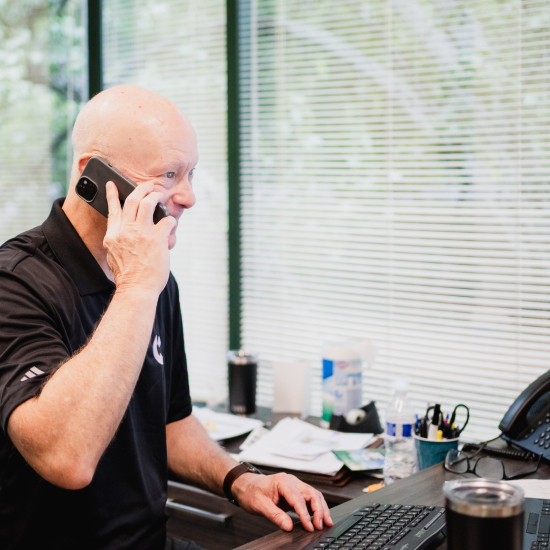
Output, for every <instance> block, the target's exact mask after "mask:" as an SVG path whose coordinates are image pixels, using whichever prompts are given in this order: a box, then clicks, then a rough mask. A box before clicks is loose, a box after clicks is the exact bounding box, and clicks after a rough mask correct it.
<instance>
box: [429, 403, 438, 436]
mask: <svg viewBox="0 0 550 550" xmlns="http://www.w3.org/2000/svg"><path fill="white" fill-rule="evenodd" d="M440 416H441V405H436V406H435V407H434V413H433V416H432V423H431V424H430V429H429V430H428V439H430V440H431V441H435V440H436V436H437V431H438V429H439V418H440Z"/></svg>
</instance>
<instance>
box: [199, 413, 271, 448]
mask: <svg viewBox="0 0 550 550" xmlns="http://www.w3.org/2000/svg"><path fill="white" fill-rule="evenodd" d="M193 416H195V418H197V419H198V421H199V422H200V423H201V424H202V425H203V427H204V429H205V430H206V431H207V432H208V435H209V436H210V437H211V438H212V439H214V440H215V441H220V440H222V439H230V438H232V437H237V436H238V435H243V434H245V433H248V432H251V431H252V430H253V429H254V428H257V427H260V426H263V422H262V421H261V420H256V419H255V418H246V417H244V416H235V415H233V414H225V413H218V412H214V411H212V410H210V409H208V408H206V407H193Z"/></svg>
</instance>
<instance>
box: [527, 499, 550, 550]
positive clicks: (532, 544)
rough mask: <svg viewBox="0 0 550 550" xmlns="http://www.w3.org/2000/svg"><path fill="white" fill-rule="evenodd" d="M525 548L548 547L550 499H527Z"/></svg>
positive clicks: (528, 549)
mask: <svg viewBox="0 0 550 550" xmlns="http://www.w3.org/2000/svg"><path fill="white" fill-rule="evenodd" d="M524 517H525V522H524V523H525V535H524V536H523V550H531V548H532V549H536V548H541V549H543V548H544V549H547V548H548V539H549V537H550V500H542V499H538V498H526V499H525V516H524Z"/></svg>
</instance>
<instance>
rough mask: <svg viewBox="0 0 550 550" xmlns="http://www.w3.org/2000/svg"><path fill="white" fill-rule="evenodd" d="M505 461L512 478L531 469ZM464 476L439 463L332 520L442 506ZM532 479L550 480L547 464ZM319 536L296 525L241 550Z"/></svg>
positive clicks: (271, 548) (345, 507)
mask: <svg viewBox="0 0 550 550" xmlns="http://www.w3.org/2000/svg"><path fill="white" fill-rule="evenodd" d="M503 462H505V464H506V469H507V470H508V468H510V473H509V475H513V474H514V473H515V472H520V471H524V470H525V469H526V467H527V468H528V466H527V465H526V464H525V463H522V462H517V461H509V460H503ZM464 477H466V476H463V475H462V476H457V475H455V474H451V473H449V472H446V471H445V470H444V469H443V466H442V465H441V464H436V465H435V466H432V467H431V468H428V469H426V470H423V471H422V472H418V473H417V474H414V475H412V476H410V477H408V478H406V479H403V480H401V481H398V482H396V483H394V484H393V485H390V486H389V487H384V488H383V489H379V490H378V491H376V492H374V493H371V494H364V495H363V496H360V497H358V498H356V499H354V500H351V501H349V502H346V503H345V504H341V505H340V506H337V507H336V508H332V509H331V515H332V519H333V521H334V522H335V523H336V522H337V521H339V520H341V519H343V518H344V517H346V516H347V515H349V514H350V513H351V512H353V511H355V510H357V508H360V507H362V506H366V505H367V504H371V503H373V502H379V503H381V504H424V505H428V506H443V504H444V502H443V491H442V487H443V483H444V482H445V481H447V480H451V479H457V478H464ZM531 477H533V478H538V479H549V478H550V465H548V464H546V463H545V464H541V466H540V468H539V471H538V472H537V474H536V475H534V476H531ZM317 533H318V532H317ZM317 537H318V535H315V534H314V533H308V532H307V531H306V530H305V529H304V528H303V527H301V526H300V525H295V526H294V529H293V531H292V532H290V533H286V532H283V531H278V532H275V533H272V534H270V535H267V536H265V537H263V538H261V539H259V540H257V541H254V542H250V543H248V544H245V545H244V546H239V547H238V550H282V549H284V550H292V549H294V548H295V549H299V548H302V547H303V546H305V545H306V544H308V543H309V542H311V541H313V540H315V539H316V538H317ZM446 548H447V544H446V542H444V543H443V544H441V545H440V546H439V547H438V550H446Z"/></svg>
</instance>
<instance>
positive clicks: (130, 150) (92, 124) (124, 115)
mask: <svg viewBox="0 0 550 550" xmlns="http://www.w3.org/2000/svg"><path fill="white" fill-rule="evenodd" d="M178 134H181V135H183V134H192V135H193V136H194V130H193V128H192V126H191V124H190V123H189V121H188V120H187V118H186V117H185V115H184V114H183V113H182V112H181V111H180V110H179V109H178V108H177V107H176V106H175V105H174V104H173V103H172V102H171V101H170V100H168V99H166V98H165V97H163V96H161V95H160V94H157V93H155V92H151V91H149V90H146V89H145V88H141V87H140V86H133V85H129V84H124V85H120V86H115V87H113V88H109V89H107V90H105V91H103V92H101V93H99V94H98V95H96V96H95V97H93V98H92V99H91V100H90V101H89V102H88V103H87V104H86V105H85V106H84V107H83V108H82V110H81V111H80V113H79V115H78V117H77V119H76V122H75V125H74V128H73V134H72V143H73V151H74V156H73V159H74V163H73V174H72V177H71V184H74V183H75V182H76V180H77V179H78V177H79V175H80V172H81V170H78V160H79V158H80V157H81V156H82V155H85V154H87V153H91V154H92V155H99V156H102V157H104V158H106V159H107V160H109V161H110V162H111V163H112V164H113V165H115V166H117V167H118V168H120V169H121V170H123V171H124V169H125V168H127V167H128V166H129V165H130V164H134V163H135V160H137V159H143V158H144V156H145V157H147V156H148V155H150V154H151V153H152V149H156V147H154V145H157V146H158V145H160V144H164V145H166V146H170V144H169V142H170V141H171V140H172V139H173V138H174V137H175V138H177V135H178Z"/></svg>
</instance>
